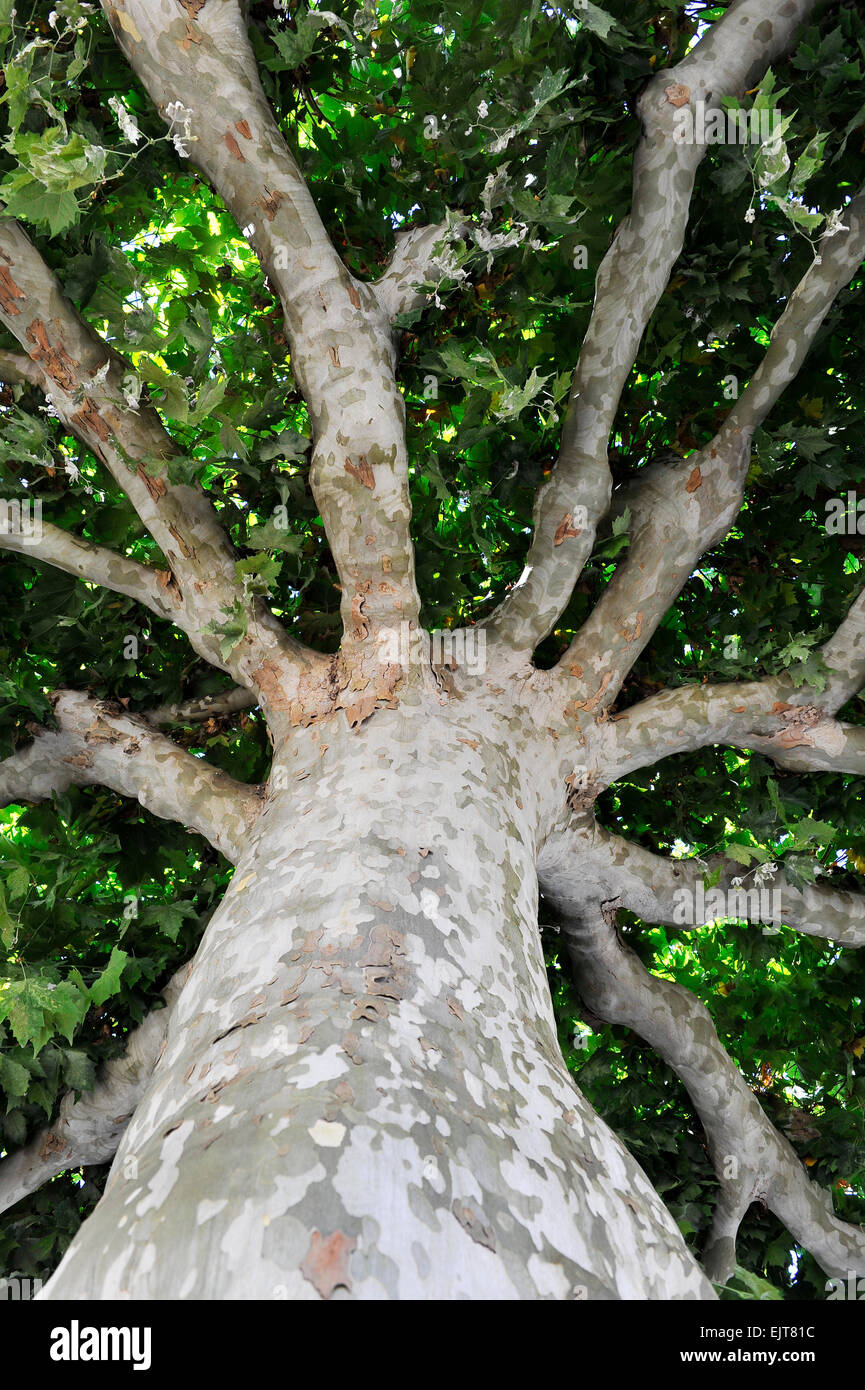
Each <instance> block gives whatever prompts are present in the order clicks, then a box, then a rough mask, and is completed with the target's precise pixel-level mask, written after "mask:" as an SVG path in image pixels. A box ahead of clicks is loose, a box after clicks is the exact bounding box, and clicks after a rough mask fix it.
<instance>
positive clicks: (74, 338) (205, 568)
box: [0, 218, 305, 708]
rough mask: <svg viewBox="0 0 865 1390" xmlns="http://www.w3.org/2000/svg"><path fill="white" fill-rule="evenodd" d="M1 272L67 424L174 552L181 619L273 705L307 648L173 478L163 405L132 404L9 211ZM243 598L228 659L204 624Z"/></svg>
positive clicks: (189, 491) (205, 511)
mask: <svg viewBox="0 0 865 1390" xmlns="http://www.w3.org/2000/svg"><path fill="white" fill-rule="evenodd" d="M0 272H2V273H0V321H2V322H3V323H4V324H5V325H6V327H7V328H8V329H9V330H10V332H12V333H13V334H14V335H15V337H16V338H17V339H18V341H19V342H20V343H21V345H22V346H23V347H24V349H25V351H26V352H27V353H28V354H29V356H30V359H31V362H32V363H33V365H34V368H35V369H36V370H37V371H38V373H39V376H40V378H41V380H40V385H41V387H42V389H43V390H44V391H45V393H46V395H47V396H49V397H50V399H51V402H52V404H53V405H54V407H55V409H56V410H57V413H58V415H59V416H60V418H61V420H62V421H63V423H64V425H65V426H66V427H67V428H68V429H69V431H70V433H72V434H74V435H75V437H76V438H78V439H80V440H81V441H82V443H84V444H85V445H86V446H87V447H88V448H89V449H91V450H92V451H93V452H94V453H95V454H96V456H97V457H98V458H99V459H100V460H101V461H102V462H103V463H104V464H105V466H106V467H107V468H108V470H109V472H110V473H111V474H112V476H113V477H114V479H115V480H116V482H117V483H118V485H119V486H120V487H121V488H122V489H123V491H124V492H125V493H126V494H127V496H128V497H129V500H130V501H131V503H132V505H133V506H134V508H135V510H136V511H137V512H138V515H139V516H140V518H141V520H142V522H143V523H144V525H145V526H146V527H147V529H148V530H149V531H150V533H151V535H152V536H153V537H154V539H155V540H156V542H157V544H158V545H159V546H160V548H161V550H162V552H163V554H164V555H165V556H166V558H167V560H168V563H169V565H170V567H171V573H172V575H173V577H174V578H173V581H172V586H171V587H172V590H173V593H172V600H173V599H175V598H176V599H177V600H178V605H177V608H176V609H175V610H174V611H173V613H172V616H173V620H174V621H175V622H178V623H179V625H180V626H182V627H183V628H184V630H185V631H186V632H187V633H188V634H189V637H190V640H191V641H192V643H193V646H194V647H195V650H196V651H197V652H198V653H199V654H200V655H201V656H203V657H204V658H205V659H206V660H207V661H209V662H211V663H212V664H213V665H215V666H218V667H219V668H220V669H222V670H228V671H229V672H230V673H231V674H232V675H233V676H234V677H235V679H236V680H238V681H239V682H240V683H241V684H244V685H248V686H251V687H252V688H254V689H256V690H257V691H259V693H260V694H261V696H262V704H263V705H264V706H265V707H266V708H267V693H268V689H269V688H272V686H273V680H272V671H273V670H275V669H278V670H279V672H280V675H281V677H282V681H281V685H282V689H283V690H286V691H288V692H289V693H290V691H291V686H292V681H296V678H297V674H298V672H299V671H300V670H302V669H303V666H304V664H305V658H304V655H303V653H302V650H301V649H300V648H299V647H298V646H297V644H296V643H294V642H292V640H291V639H290V638H289V637H288V636H287V635H286V634H285V633H284V632H283V630H282V628H281V626H280V624H279V623H278V622H277V620H276V619H275V618H274V617H273V615H272V614H271V613H270V612H269V610H268V609H267V608H266V606H265V605H264V604H263V602H262V601H261V600H258V601H255V602H251V601H249V600H247V599H246V597H245V595H244V591H243V588H242V586H241V584H240V583H239V581H238V580H237V578H236V576H235V573H234V561H235V558H236V557H235V554H234V550H233V548H232V546H231V543H230V541H229V539H228V537H227V536H226V535H225V533H224V532H223V530H222V527H221V525H220V523H219V519H218V517H217V514H216V512H215V510H214V508H213V506H212V504H211V502H210V501H209V499H208V498H207V497H205V495H204V493H203V492H202V491H201V490H200V489H199V488H195V487H188V486H185V485H176V484H172V483H170V482H169V481H168V478H167V474H166V464H167V461H168V460H169V459H171V458H172V457H177V450H176V448H175V446H174V444H173V442H172V440H171V439H170V438H169V436H168V435H167V434H166V432H165V430H164V429H163V427H162V425H161V423H160V421H159V418H158V416H157V415H156V412H155V411H154V410H153V409H152V407H150V406H148V405H147V404H146V403H144V402H142V403H141V404H140V405H139V406H138V408H137V409H135V410H132V409H130V408H129V406H128V405H127V403H126V401H125V398H124V394H123V389H122V385H123V380H124V377H125V376H126V374H127V371H128V369H127V366H126V364H125V363H124V362H123V361H122V359H121V358H119V357H118V356H117V355H116V354H115V353H114V352H113V350H112V349H110V348H109V347H108V346H107V345H106V344H105V343H104V342H103V340H102V339H101V338H100V337H99V335H98V334H97V333H95V332H94V331H93V330H92V329H91V328H90V327H89V325H88V324H87V323H85V321H84V320H83V318H82V317H81V316H80V314H78V312H77V310H76V309H75V308H74V307H73V306H72V304H70V302H69V301H68V300H67V299H66V298H65V296H64V295H63V293H62V290H61V288H60V285H59V283H58V282H57V280H56V278H55V277H54V275H53V274H52V273H51V271H50V270H49V268H48V266H47V265H46V264H45V262H44V261H43V259H42V257H41V256H40V255H39V253H38V251H37V250H36V248H35V247H34V246H33V244H32V242H31V241H30V240H29V238H28V237H27V236H26V235H25V233H24V232H23V231H22V229H21V228H20V227H19V226H18V224H17V223H16V222H13V221H12V220H11V219H9V218H0ZM106 368H107V370H104V369H106ZM235 603H239V604H241V606H242V607H243V609H244V610H245V611H246V614H247V618H248V632H247V635H246V637H244V638H243V639H242V640H241V641H240V642H239V643H238V645H237V646H236V647H235V648H234V650H233V651H232V652H231V654H230V656H228V657H227V658H224V657H223V656H222V655H221V652H220V645H219V636H218V635H216V634H214V633H212V632H210V631H206V630H205V629H207V628H209V626H210V625H211V624H215V625H217V626H219V625H224V624H225V622H226V610H230V609H231V608H232V607H233V605H234V604H235ZM181 615H182V621H181ZM262 671H264V672H265V677H264V679H263V678H262Z"/></svg>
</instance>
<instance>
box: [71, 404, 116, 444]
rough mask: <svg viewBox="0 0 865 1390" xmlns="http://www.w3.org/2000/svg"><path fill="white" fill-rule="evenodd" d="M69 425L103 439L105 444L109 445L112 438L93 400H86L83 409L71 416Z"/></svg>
mask: <svg viewBox="0 0 865 1390" xmlns="http://www.w3.org/2000/svg"><path fill="white" fill-rule="evenodd" d="M69 423H70V425H73V426H74V427H76V428H77V429H79V430H87V431H88V432H89V433H90V434H95V435H96V437H97V439H101V440H102V441H103V443H107V441H108V440H109V439H110V437H111V431H110V430H109V428H108V425H107V424H106V422H105V420H103V418H102V416H101V415H100V414H99V411H98V409H97V408H96V406H95V405H94V403H93V401H91V400H86V401H85V402H84V404H83V405H82V407H81V409H80V410H76V412H75V414H74V415H72V416H70V418H69Z"/></svg>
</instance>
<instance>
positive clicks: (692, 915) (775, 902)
mask: <svg viewBox="0 0 865 1390" xmlns="http://www.w3.org/2000/svg"><path fill="white" fill-rule="evenodd" d="M716 873H717V874H718V875H719V877H718V881H717V883H716V884H715V886H714V887H713V888H711V889H706V888H705V887H704V886H703V880H704V878H705V877H706V875H707V874H711V875H712V877H714V875H715V874H716ZM745 873H746V870H745V869H743V867H742V865H741V864H739V863H737V862H736V861H735V860H733V859H728V858H727V857H726V856H725V855H712V856H710V857H709V859H708V860H707V861H706V862H705V863H703V862H702V861H700V860H698V859H667V858H665V857H664V856H663V855H660V854H652V853H651V852H650V851H649V850H647V849H643V848H642V846H640V845H635V844H631V843H630V841H628V840H623V839H622V838H621V836H619V835H613V834H611V833H610V831H608V830H605V829H604V827H603V826H601V825H598V824H597V822H592V823H591V824H590V825H588V826H586V827H584V828H569V829H568V830H566V831H564V832H562V833H561V834H560V835H557V836H556V837H555V838H553V839H551V840H550V841H549V842H548V843H547V845H546V846H545V847H544V850H543V852H542V855H541V867H540V868H539V874H540V877H541V883H542V885H543V889H544V893H547V892H548V891H549V892H551V893H552V894H553V895H554V896H555V895H556V894H558V895H559V896H563V895H564V896H567V898H568V901H569V902H571V903H572V904H574V903H576V901H577V900H578V898H579V899H580V900H583V899H585V900H587V901H588V900H592V899H597V900H598V901H608V900H610V899H612V898H618V899H620V900H621V903H622V906H623V907H625V908H627V909H628V911H629V912H633V913H635V914H636V915H637V916H638V917H640V918H642V920H643V921H644V922H662V923H664V924H667V925H672V926H674V927H676V928H677V929H680V930H687V929H689V928H693V927H698V926H703V925H704V924H705V923H706V922H713V921H715V920H716V919H717V918H718V917H736V918H737V919H739V920H741V921H751V922H764V923H765V924H767V925H777V926H787V927H792V928H793V929H794V930H795V931H799V932H802V933H803V934H804V935H806V936H819V937H823V938H825V939H826V940H829V941H837V942H838V943H840V944H841V945H843V946H849V947H858V946H865V893H855V892H850V891H849V890H848V889H845V888H833V887H831V886H830V885H829V884H811V883H809V884H804V885H803V886H802V887H799V886H798V885H796V884H794V883H792V882H791V881H790V880H789V879H788V878H787V875H786V874H785V872H784V869H783V867H778V868H777V869H776V871H775V874H774V876H773V877H772V880H771V882H770V883H768V885H767V887H766V889H764V891H762V892H760V891H759V890H758V889H756V888H750V889H749V888H747V887H745V886H737V885H735V884H734V883H733V880H734V879H741V878H742V876H743V875H744V874H745Z"/></svg>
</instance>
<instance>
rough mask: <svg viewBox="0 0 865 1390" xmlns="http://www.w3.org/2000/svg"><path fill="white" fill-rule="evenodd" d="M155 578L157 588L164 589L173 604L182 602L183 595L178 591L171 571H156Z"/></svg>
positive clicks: (178, 588)
mask: <svg viewBox="0 0 865 1390" xmlns="http://www.w3.org/2000/svg"><path fill="white" fill-rule="evenodd" d="M156 578H157V581H158V583H159V587H160V588H161V589H164V590H165V592H166V593H167V594H170V595H171V597H172V599H173V600H174V602H175V603H182V602H183V594H182V593H181V591H180V585H179V584H178V582H177V580H176V578H175V576H174V574H173V573H172V571H171V570H157V571H156Z"/></svg>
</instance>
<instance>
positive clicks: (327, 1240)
mask: <svg viewBox="0 0 865 1390" xmlns="http://www.w3.org/2000/svg"><path fill="white" fill-rule="evenodd" d="M356 1247H357V1241H356V1240H355V1238H354V1236H347V1235H345V1233H344V1232H343V1231H333V1232H332V1234H331V1235H329V1236H323V1235H322V1234H321V1233H320V1232H319V1231H313V1233H312V1238H311V1240H310V1242H309V1249H308V1250H307V1252H306V1254H305V1256H304V1258H303V1262H302V1264H301V1266H300V1272H301V1274H302V1275H303V1277H304V1279H307V1280H308V1281H309V1283H310V1284H312V1286H313V1288H314V1289H315V1290H316V1292H317V1293H318V1295H319V1297H320V1298H330V1296H331V1294H332V1293H333V1291H334V1289H351V1275H350V1274H349V1272H348V1260H349V1256H350V1255H351V1252H352V1251H353V1250H354V1249H356Z"/></svg>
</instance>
